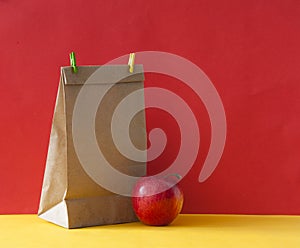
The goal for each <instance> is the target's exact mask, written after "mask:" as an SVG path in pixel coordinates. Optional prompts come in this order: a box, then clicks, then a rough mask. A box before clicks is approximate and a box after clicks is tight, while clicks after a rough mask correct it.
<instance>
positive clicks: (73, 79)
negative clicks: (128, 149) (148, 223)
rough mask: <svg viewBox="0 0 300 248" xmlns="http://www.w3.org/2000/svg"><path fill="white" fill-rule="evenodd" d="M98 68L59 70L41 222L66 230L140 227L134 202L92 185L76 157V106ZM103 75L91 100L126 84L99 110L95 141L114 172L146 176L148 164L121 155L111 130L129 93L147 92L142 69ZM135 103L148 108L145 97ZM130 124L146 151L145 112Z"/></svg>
mask: <svg viewBox="0 0 300 248" xmlns="http://www.w3.org/2000/svg"><path fill="white" fill-rule="evenodd" d="M98 68H99V66H80V67H78V72H77V73H74V72H73V71H72V68H71V67H62V68H61V77H60V83H59V88H58V93H57V99H56V105H55V110H54V115H53V121H52V129H51V134H50V141H49V148H48V155H47V161H46V169H45V174H44V181H43V187H42V193H41V200H40V206H39V210H38V216H39V217H41V218H43V219H45V220H47V221H49V222H52V223H55V224H57V225H60V226H63V227H65V228H79V227H86V226H94V225H105V224H116V223H125V222H132V221H137V218H136V216H135V214H134V211H133V209H132V205H131V199H130V197H125V196H121V195H117V194H115V193H112V192H110V191H108V190H106V189H105V188H103V187H101V186H100V185H98V184H97V183H96V182H94V181H93V180H92V179H91V178H90V177H89V175H88V174H87V173H86V172H85V170H84V169H83V167H82V165H81V163H80V161H79V159H78V157H77V154H76V152H75V148H74V144H73V138H72V116H73V109H74V104H75V101H76V97H77V95H78V93H79V92H80V89H81V88H82V86H83V84H84V83H85V82H86V80H87V79H88V78H89V77H90V76H91V75H92V74H93V73H94V72H95V71H96V70H97V69H98ZM102 69H104V73H103V78H100V79H98V81H95V82H93V84H91V85H88V86H87V87H88V90H90V92H91V94H92V92H93V91H101V89H103V86H104V85H105V84H112V83H115V82H114V78H115V77H116V76H121V77H122V78H123V79H122V80H121V81H119V82H118V83H116V84H114V86H113V87H112V88H111V89H110V90H109V91H108V93H107V94H106V95H105V97H104V98H103V100H102V101H101V103H100V105H99V107H98V111H97V115H96V118H95V135H96V138H97V141H98V145H99V149H101V151H102V152H103V154H104V155H105V157H106V159H107V161H109V162H110V164H111V165H112V166H113V167H114V168H116V169H118V170H119V171H121V172H123V173H125V174H128V175H132V176H143V175H145V173H146V164H145V163H142V162H135V161H132V160H129V159H128V158H126V157H124V156H123V155H121V153H120V152H119V151H118V150H117V148H116V147H115V145H114V142H113V140H112V137H111V125H110V124H111V118H112V114H113V112H114V109H115V108H116V106H117V105H118V103H119V102H120V101H121V100H122V99H123V98H124V97H125V96H127V95H128V94H130V93H131V92H133V91H135V90H138V89H143V81H144V74H143V68H142V66H141V65H136V66H135V73H134V74H130V73H129V70H128V66H127V65H106V66H102ZM135 97H136V99H135V101H136V102H137V103H138V104H144V99H143V98H142V97H139V96H135ZM131 124H132V125H130V126H131V128H130V138H131V139H132V142H133V143H134V145H135V146H136V147H137V148H140V149H145V148H146V141H147V140H146V127H145V113H144V111H141V112H139V113H138V114H137V115H136V116H135V117H134V119H133V120H132V123H131ZM120 125H122V123H120ZM99 166H101V165H99Z"/></svg>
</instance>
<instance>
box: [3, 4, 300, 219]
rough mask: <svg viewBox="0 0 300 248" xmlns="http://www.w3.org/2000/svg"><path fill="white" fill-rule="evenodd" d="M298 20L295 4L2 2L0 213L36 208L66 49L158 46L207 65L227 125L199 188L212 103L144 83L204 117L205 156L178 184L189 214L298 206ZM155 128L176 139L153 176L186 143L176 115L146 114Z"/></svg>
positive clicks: (89, 57) (106, 52)
mask: <svg viewBox="0 0 300 248" xmlns="http://www.w3.org/2000/svg"><path fill="white" fill-rule="evenodd" d="M299 27H300V2H299V1H297V0H286V1H281V0H267V1H262V0H261V1H240V0H230V1H223V0H209V1H208V0H200V1H191V0H189V1H171V0H165V1H161V0H160V1H156V0H152V1H121V0H120V1H98V0H93V1H92V0H90V1H88V0H85V1H78V0H77V1H65V0H64V1H61V0H60V1H59V0H53V1H40V0H27V1H17V0H2V1H0V45H1V46H0V82H1V83H0V111H1V112H0V113H1V115H0V136H1V139H0V151H1V156H0V165H1V173H0V182H1V187H0V213H34V212H36V211H37V207H38V201H39V196H40V189H41V184H42V177H43V172H44V166H45V159H46V153H47V145H48V137H49V132H50V126H51V118H52V113H53V108H54V102H55V96H56V90H57V86H58V79H59V67H60V66H62V65H68V64H69V59H68V54H69V52H70V51H72V50H74V51H76V54H77V63H78V64H79V65H87V64H103V63H106V62H107V61H109V60H111V59H113V58H116V57H118V56H121V55H123V54H127V53H129V52H132V51H144V50H159V51H166V52H170V53H175V54H178V55H180V56H183V57H185V58H187V59H189V60H191V61H192V62H193V63H195V64H197V65H198V66H199V67H200V68H202V70H204V71H205V73H206V74H207V75H208V76H209V77H210V79H211V80H212V82H213V83H214V85H215V87H216V88H217V89H218V92H219V94H220V96H221V98H222V101H223V104H224V107H225V111H226V116H227V122H228V134H227V142H226V147H225V150H224V154H223V157H222V159H221V161H220V164H219V166H218V167H217V169H216V171H215V172H214V173H213V175H212V176H211V177H210V178H209V179H208V180H207V181H206V182H204V183H202V184H200V183H198V181H197V178H198V175H199V172H200V170H201V166H202V164H203V161H204V158H205V156H206V154H207V151H208V147H209V139H210V126H209V119H208V116H207V113H206V111H205V108H204V107H203V105H202V103H201V101H200V100H199V99H197V97H196V96H195V95H194V93H193V92H191V91H190V90H189V89H188V88H186V87H183V86H180V82H177V81H176V80H174V79H171V78H168V77H165V76H162V75H148V76H147V75H146V78H147V79H146V86H151V85H161V86H163V87H169V88H172V89H173V90H174V91H175V92H177V93H178V94H181V96H182V97H184V98H185V99H186V101H187V102H188V103H189V104H190V106H191V108H192V109H194V112H195V115H196V118H197V119H198V120H199V125H200V129H201V135H202V140H201V148H200V151H199V156H198V159H197V161H196V163H195V165H194V167H193V169H192V170H191V171H190V173H189V174H188V176H187V177H185V178H184V179H183V181H182V182H181V186H182V187H183V190H184V192H185V195H186V201H185V206H184V210H183V211H184V212H185V213H192V212H193V213H260V214H265V213H270V214H300V197H299V192H300V154H299V144H300V131H299V123H300V95H299V93H300V92H299V91H300V73H299V68H300V46H299V44H300V29H299ZM195 108H197V109H198V110H197V111H195ZM155 126H160V127H163V128H166V130H167V134H168V138H169V144H168V147H167V150H166V151H165V153H164V154H163V155H162V156H161V157H160V158H158V159H157V160H156V161H155V162H153V163H150V164H149V173H155V172H157V171H159V170H161V169H163V168H164V166H167V164H168V163H170V162H171V161H172V159H173V158H174V156H176V152H177V150H178V146H179V132H178V129H177V126H176V123H175V122H174V120H172V118H171V117H170V116H169V115H167V114H166V113H164V112H162V111H159V110H153V109H150V110H147V127H148V129H151V128H152V127H155Z"/></svg>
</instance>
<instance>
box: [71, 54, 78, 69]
mask: <svg viewBox="0 0 300 248" xmlns="http://www.w3.org/2000/svg"><path fill="white" fill-rule="evenodd" d="M70 63H71V66H72V67H73V72H74V73H76V72H77V71H78V68H77V66H76V58H75V53H74V52H71V53H70Z"/></svg>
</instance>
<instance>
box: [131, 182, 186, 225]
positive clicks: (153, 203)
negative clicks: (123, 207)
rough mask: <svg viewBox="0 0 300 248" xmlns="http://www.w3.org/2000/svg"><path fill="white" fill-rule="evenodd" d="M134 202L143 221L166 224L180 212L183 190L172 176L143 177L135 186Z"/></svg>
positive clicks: (145, 222)
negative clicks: (160, 177) (172, 179)
mask: <svg viewBox="0 0 300 248" xmlns="http://www.w3.org/2000/svg"><path fill="white" fill-rule="evenodd" d="M132 203H133V209H134V211H135V213H136V215H137V217H138V218H139V220H140V221H141V222H143V223H144V224H146V225H151V226H165V225H169V224H170V223H171V222H172V221H173V220H174V219H175V218H176V217H177V215H178V214H179V213H180V211H181V209H182V205H183V192H182V190H181V189H180V188H179V187H178V186H177V185H176V183H174V181H173V182H172V181H171V180H170V178H169V179H168V178H164V179H158V178H155V177H142V178H140V179H139V180H138V181H137V183H136V185H135V186H134V188H133V192H132Z"/></svg>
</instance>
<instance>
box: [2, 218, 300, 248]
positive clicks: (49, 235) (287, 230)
mask: <svg viewBox="0 0 300 248" xmlns="http://www.w3.org/2000/svg"><path fill="white" fill-rule="evenodd" d="M0 247H1V248H2V247H3V248H4V247H22V248H26V247H30V248H33V247H39V248H40V247H54V248H58V247H72V248H76V247H82V248H85V247H97V248H100V247H116V248H117V247H150V248H154V247H170V248H174V247H181V248H184V247H199V248H200V247H203V248H204V247H205V248H209V247H224V248H227V247H239V248H244V247H255V248H257V247H264V248H265V247H272V248H275V247H297V248H298V247H300V216H254V215H248V216H246V215H192V214H190V215H180V216H179V217H178V218H177V219H176V220H175V221H174V222H173V223H172V224H171V225H170V226H165V227H152V226H145V225H143V224H141V223H139V222H135V223H128V224H118V225H108V226H97V227H89V228H81V229H72V230H68V229H64V228H62V227H59V226H56V225H54V224H51V223H48V222H46V221H44V220H42V219H39V218H38V217H37V216H36V215H0Z"/></svg>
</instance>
